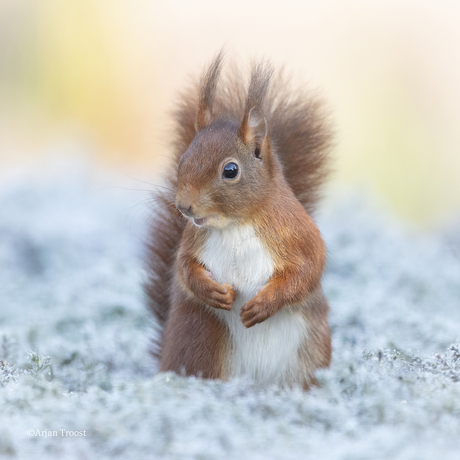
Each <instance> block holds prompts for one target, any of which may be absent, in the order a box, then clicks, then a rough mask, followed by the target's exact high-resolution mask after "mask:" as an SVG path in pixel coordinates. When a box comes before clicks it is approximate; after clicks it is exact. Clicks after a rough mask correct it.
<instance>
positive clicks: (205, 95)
mask: <svg viewBox="0 0 460 460" xmlns="http://www.w3.org/2000/svg"><path fill="white" fill-rule="evenodd" d="M223 58H224V52H223V50H222V51H220V52H219V54H218V55H217V56H216V57H215V58H214V60H213V61H212V63H211V65H210V66H209V67H208V70H207V71H206V72H205V73H204V74H203V76H202V77H201V81H200V88H199V93H198V105H197V111H196V122H195V129H196V131H197V132H198V131H200V129H203V128H205V127H206V126H207V125H209V123H210V122H211V118H212V105H213V102H214V96H215V95H216V88H217V82H218V80H219V76H220V72H221V67H222V61H223Z"/></svg>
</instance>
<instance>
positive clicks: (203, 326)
mask: <svg viewBox="0 0 460 460" xmlns="http://www.w3.org/2000/svg"><path fill="white" fill-rule="evenodd" d="M174 297H176V298H175V299H173V301H172V305H171V310H170V314H169V318H168V321H167V323H166V326H165V329H164V334H163V347H162V354H161V365H160V371H162V372H164V371H173V372H176V373H177V374H185V375H196V376H199V377H203V378H210V379H215V378H220V379H224V378H225V376H224V375H223V372H222V369H223V363H224V361H225V358H226V356H225V354H226V352H227V350H228V330H227V328H226V326H224V325H223V324H222V322H221V321H220V320H219V319H218V318H217V316H216V315H215V314H213V312H212V311H210V309H209V308H208V307H206V306H204V305H202V304H200V303H199V302H198V301H195V300H193V299H190V298H189V297H187V296H186V295H185V294H183V293H180V294H179V295H177V296H174Z"/></svg>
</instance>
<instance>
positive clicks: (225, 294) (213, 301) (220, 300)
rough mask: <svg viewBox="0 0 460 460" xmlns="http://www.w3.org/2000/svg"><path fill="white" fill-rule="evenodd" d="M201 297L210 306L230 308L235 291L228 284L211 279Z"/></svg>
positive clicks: (223, 308) (233, 300)
mask: <svg viewBox="0 0 460 460" xmlns="http://www.w3.org/2000/svg"><path fill="white" fill-rule="evenodd" d="M210 278H211V277H210ZM203 297H204V298H203V300H204V302H205V303H206V304H207V305H209V306H210V307H213V308H220V309H222V310H231V309H232V305H233V303H234V302H235V298H236V293H235V291H234V290H233V289H232V288H231V287H230V286H229V285H228V284H219V283H216V282H215V281H213V282H212V283H211V284H210V285H209V286H207V287H206V289H205V291H204V292H203Z"/></svg>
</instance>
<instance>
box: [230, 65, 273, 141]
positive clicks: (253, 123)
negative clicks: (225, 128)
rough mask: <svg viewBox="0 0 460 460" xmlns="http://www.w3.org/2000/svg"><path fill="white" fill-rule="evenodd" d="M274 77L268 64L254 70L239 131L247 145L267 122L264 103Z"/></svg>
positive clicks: (255, 67)
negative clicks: (264, 122)
mask: <svg viewBox="0 0 460 460" xmlns="http://www.w3.org/2000/svg"><path fill="white" fill-rule="evenodd" d="M272 75H273V69H272V67H271V65H270V64H269V63H268V62H262V63H260V64H258V65H256V66H254V68H253V69H252V73H251V81H250V83H249V89H248V96H247V99H246V107H245V110H244V116H243V121H242V122H241V125H240V128H239V131H238V134H239V136H240V138H241V139H242V141H243V142H244V143H245V144H247V143H248V142H250V141H251V140H252V139H254V137H255V136H256V133H255V131H257V130H258V129H259V127H260V126H261V125H262V123H263V121H264V120H265V118H264V116H263V113H264V101H265V97H266V95H267V92H268V89H269V85H270V79H271V77H272Z"/></svg>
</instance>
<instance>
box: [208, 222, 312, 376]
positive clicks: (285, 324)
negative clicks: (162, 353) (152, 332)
mask: <svg viewBox="0 0 460 460" xmlns="http://www.w3.org/2000/svg"><path fill="white" fill-rule="evenodd" d="M201 261H202V263H203V264H204V265H205V266H206V268H207V269H208V270H209V271H210V272H211V273H212V274H213V275H214V278H215V280H216V281H217V282H218V283H228V284H229V285H231V286H234V287H235V289H236V291H237V293H238V296H237V298H236V301H235V303H234V305H233V308H232V311H224V310H217V309H213V311H215V313H216V314H217V315H218V317H219V318H220V319H221V320H222V321H224V322H225V323H226V324H227V326H228V329H229V331H230V336H231V340H232V350H231V352H230V353H229V356H228V360H227V365H226V367H227V369H226V371H227V372H228V376H229V377H235V376H241V375H247V376H249V377H251V378H253V379H254V380H255V381H257V382H260V383H263V384H271V383H275V384H281V385H283V384H292V383H295V382H297V381H298V379H299V377H300V376H299V372H301V370H300V367H299V357H298V350H299V347H300V345H301V344H302V343H303V342H304V340H305V339H306V334H307V324H306V323H305V320H304V318H303V317H302V316H301V315H300V314H299V313H298V312H293V311H292V310H291V309H290V308H284V309H283V310H281V311H280V312H278V313H276V314H275V315H274V316H272V317H271V318H269V319H267V320H266V321H264V322H263V323H260V324H256V325H255V326H253V327H251V328H249V329H246V328H245V327H244V326H243V323H242V322H241V319H240V310H241V307H242V306H243V305H244V304H245V303H246V302H247V301H248V300H250V299H252V298H253V297H254V296H255V294H256V293H257V291H259V290H260V289H261V288H262V287H263V286H264V285H265V284H266V283H267V281H268V280H269V279H270V277H271V276H272V274H273V270H274V268H273V261H272V259H271V257H270V255H269V254H268V253H267V251H266V250H265V248H264V247H263V246H262V244H261V242H260V240H259V238H258V237H257V235H256V234H255V231H254V228H253V227H252V226H250V225H248V226H243V227H229V228H224V229H219V230H212V231H211V233H210V236H209V238H208V239H207V241H206V245H205V247H204V251H203V255H202V258H201ZM210 308H211V307H210Z"/></svg>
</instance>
